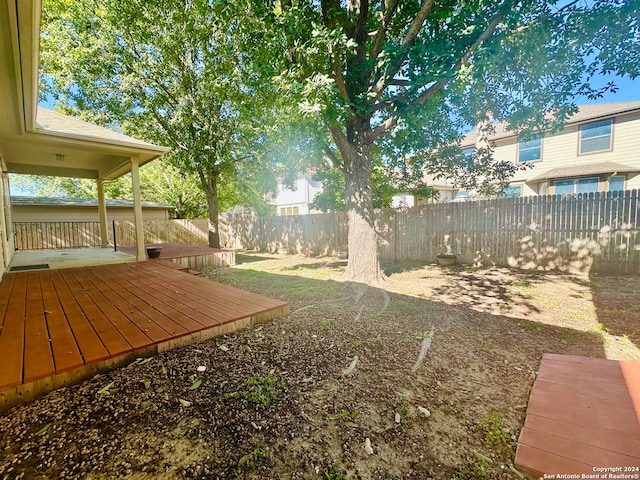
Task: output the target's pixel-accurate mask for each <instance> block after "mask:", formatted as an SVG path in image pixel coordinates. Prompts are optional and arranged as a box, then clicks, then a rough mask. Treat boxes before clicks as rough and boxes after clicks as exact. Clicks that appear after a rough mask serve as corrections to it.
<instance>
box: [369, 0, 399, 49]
mask: <svg viewBox="0 0 640 480" xmlns="http://www.w3.org/2000/svg"><path fill="white" fill-rule="evenodd" d="M397 6H398V0H389V5H388V6H387V9H386V10H385V12H384V16H383V17H382V22H380V28H379V29H378V32H377V33H376V41H375V43H374V44H373V50H372V51H371V58H372V59H373V58H378V55H380V53H381V52H382V46H383V45H384V41H385V38H387V29H388V28H389V24H390V23H391V20H392V19H393V14H394V13H395V11H396V7H397Z"/></svg>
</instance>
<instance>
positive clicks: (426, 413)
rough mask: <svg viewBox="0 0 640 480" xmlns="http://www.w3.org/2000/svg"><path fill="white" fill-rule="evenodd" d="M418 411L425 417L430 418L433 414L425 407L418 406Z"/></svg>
mask: <svg viewBox="0 0 640 480" xmlns="http://www.w3.org/2000/svg"><path fill="white" fill-rule="evenodd" d="M418 411H419V412H420V413H422V414H423V415H424V416H425V417H430V416H431V412H430V411H429V410H427V409H426V408H424V407H423V406H420V405H418Z"/></svg>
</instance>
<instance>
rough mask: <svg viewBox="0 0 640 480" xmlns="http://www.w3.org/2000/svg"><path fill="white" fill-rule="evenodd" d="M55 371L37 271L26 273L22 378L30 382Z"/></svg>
mask: <svg viewBox="0 0 640 480" xmlns="http://www.w3.org/2000/svg"><path fill="white" fill-rule="evenodd" d="M54 372H55V367H54V364H53V354H52V352H51V341H50V338H49V331H48V329H47V319H46V316H45V312H44V304H43V300H42V288H41V282H40V274H39V272H29V273H27V303H26V311H25V322H24V380H25V382H31V381H33V380H36V379H38V378H42V377H46V376H48V375H52V374H53V373H54Z"/></svg>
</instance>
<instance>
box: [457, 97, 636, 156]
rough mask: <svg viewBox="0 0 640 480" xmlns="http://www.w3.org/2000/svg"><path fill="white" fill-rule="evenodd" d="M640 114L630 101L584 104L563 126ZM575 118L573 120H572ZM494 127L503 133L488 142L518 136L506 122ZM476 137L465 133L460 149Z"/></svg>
mask: <svg viewBox="0 0 640 480" xmlns="http://www.w3.org/2000/svg"><path fill="white" fill-rule="evenodd" d="M613 105H620V108H619V109H613V110H610V111H604V112H603V111H601V110H598V111H596V112H594V113H593V114H592V115H587V116H584V117H583V116H580V109H581V108H582V109H585V108H587V109H588V108H596V107H597V106H601V107H602V108H606V107H607V106H613ZM634 112H640V101H630V102H610V103H600V104H585V105H578V112H577V113H576V114H574V115H572V116H571V117H569V119H568V120H567V121H566V122H564V125H565V126H567V125H577V124H580V123H586V122H592V121H594V120H598V119H601V118H610V117H615V116H618V115H627V114H629V113H634ZM572 118H575V120H572ZM493 125H494V126H501V127H502V129H503V131H502V132H501V133H496V134H493V135H490V136H489V140H504V139H505V138H512V137H517V136H518V134H517V133H516V132H514V131H512V130H506V122H498V123H494V124H493ZM477 136H478V129H477V128H475V129H473V130H471V131H469V132H467V133H466V134H465V135H464V136H463V138H462V143H461V144H460V146H461V147H463V148H464V147H473V146H475V144H476V139H477Z"/></svg>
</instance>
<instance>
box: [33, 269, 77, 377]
mask: <svg viewBox="0 0 640 480" xmlns="http://www.w3.org/2000/svg"><path fill="white" fill-rule="evenodd" d="M39 277H40V286H41V288H42V303H43V306H44V312H45V319H46V321H47V329H48V332H49V338H50V340H51V350H52V353H53V363H54V366H55V371H56V373H61V372H67V371H69V370H71V369H74V368H78V367H81V366H82V365H84V361H83V359H82V356H81V355H80V350H79V349H78V344H77V343H76V338H75V336H74V333H73V331H72V330H71V328H70V325H69V323H68V322H69V320H68V319H67V316H66V315H65V313H64V310H63V309H62V307H61V305H60V302H59V301H58V295H57V294H56V291H55V288H54V285H53V281H52V280H51V273H50V272H47V271H43V272H39ZM74 322H75V320H74ZM82 333H83V335H81V337H82V338H85V337H86V332H82Z"/></svg>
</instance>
